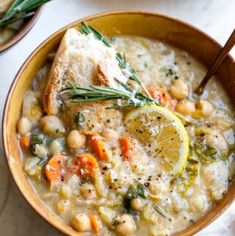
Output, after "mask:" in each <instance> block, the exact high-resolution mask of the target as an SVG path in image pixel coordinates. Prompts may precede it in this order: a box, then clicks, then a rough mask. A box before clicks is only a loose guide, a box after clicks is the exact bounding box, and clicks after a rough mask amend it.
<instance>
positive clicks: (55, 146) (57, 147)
mask: <svg viewBox="0 0 235 236" xmlns="http://www.w3.org/2000/svg"><path fill="white" fill-rule="evenodd" d="M62 151H63V146H62V144H61V143H60V141H59V140H57V139H55V140H53V141H52V142H51V144H50V153H51V154H52V155H57V154H60V153H61V152H62Z"/></svg>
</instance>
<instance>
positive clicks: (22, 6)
mask: <svg viewBox="0 0 235 236" xmlns="http://www.w3.org/2000/svg"><path fill="white" fill-rule="evenodd" d="M49 1H51V0H14V1H13V3H12V4H11V6H10V7H9V8H8V10H7V12H6V13H5V14H3V15H1V17H0V28H2V27H5V26H7V25H9V24H11V23H13V22H15V21H18V20H20V19H25V18H28V17H31V16H32V15H34V13H35V10H36V9H37V8H38V7H40V6H42V5H43V4H45V3H47V2H49Z"/></svg>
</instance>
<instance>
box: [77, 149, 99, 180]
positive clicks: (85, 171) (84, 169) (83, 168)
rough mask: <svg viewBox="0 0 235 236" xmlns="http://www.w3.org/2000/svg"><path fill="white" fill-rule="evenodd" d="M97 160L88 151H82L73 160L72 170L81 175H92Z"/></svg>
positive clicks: (96, 165)
mask: <svg viewBox="0 0 235 236" xmlns="http://www.w3.org/2000/svg"><path fill="white" fill-rule="evenodd" d="M97 167H98V163H97V160H96V159H95V157H94V156H93V155H91V154H90V153H82V154H80V155H79V156H77V157H76V158H75V159H74V160H73V168H72V170H73V172H75V173H76V174H77V175H79V176H81V177H94V174H95V170H96V168H97Z"/></svg>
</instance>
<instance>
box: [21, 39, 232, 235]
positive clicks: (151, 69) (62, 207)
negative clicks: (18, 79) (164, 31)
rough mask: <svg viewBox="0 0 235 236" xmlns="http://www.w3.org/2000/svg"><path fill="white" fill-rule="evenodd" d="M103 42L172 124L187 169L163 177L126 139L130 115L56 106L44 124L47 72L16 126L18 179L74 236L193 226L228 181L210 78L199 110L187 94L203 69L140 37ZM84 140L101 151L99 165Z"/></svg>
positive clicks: (220, 109) (225, 143)
mask: <svg viewBox="0 0 235 236" xmlns="http://www.w3.org/2000/svg"><path fill="white" fill-rule="evenodd" d="M110 42H111V43H112V45H113V47H114V48H115V49H116V50H117V51H118V52H120V53H124V52H125V57H126V60H127V61H128V62H129V63H130V64H131V66H132V67H133V68H134V69H135V71H136V73H137V75H138V76H139V78H141V79H142V81H143V83H144V84H145V86H146V88H147V89H148V90H149V92H150V94H151V95H152V96H153V97H154V98H155V99H156V100H157V101H158V102H159V103H160V104H161V105H162V106H165V107H167V108H168V109H170V110H172V111H173V112H175V113H176V114H178V115H179V116H180V119H182V122H183V123H184V126H185V128H186V130H187V133H188V136H189V140H190V148H191V151H192V150H193V152H194V155H195V156H196V157H195V159H193V158H192V156H193V155H191V157H190V158H188V162H187V164H186V166H185V167H184V170H183V171H182V172H181V173H180V174H177V175H171V174H170V173H169V172H168V171H166V170H164V168H163V165H162V161H161V160H160V159H159V158H158V157H157V156H153V155H152V154H151V152H149V150H150V149H151V147H147V146H146V145H144V144H143V142H141V140H139V139H138V138H137V137H136V136H135V135H133V134H131V133H130V132H129V131H127V130H126V126H125V124H124V118H125V116H126V114H127V111H130V110H131V109H133V108H129V109H128V110H125V109H124V110H122V109H120V110H113V109H110V110H106V109H105V108H104V106H103V104H100V103H92V104H81V105H80V104H66V106H65V107H63V108H62V110H60V111H59V113H58V114H57V115H56V117H57V119H58V120H53V119H54V118H55V117H53V118H51V120H50V119H48V117H47V116H46V114H45V113H44V112H43V105H42V104H43V101H42V99H43V91H44V89H45V85H46V83H47V79H48V75H49V71H50V70H51V62H48V63H47V64H46V65H44V66H43V67H42V68H41V69H40V70H39V72H38V73H37V75H36V77H35V79H34V81H33V84H32V89H31V90H29V91H28V92H27V94H26V95H25V99H24V104H23V108H22V117H23V118H21V120H20V121H19V125H18V131H19V135H18V139H19V143H20V144H19V147H21V150H22V156H23V160H24V169H25V172H26V173H27V175H28V176H29V178H30V180H31V182H32V184H33V186H34V188H35V191H37V193H38V195H39V196H40V198H41V199H42V200H43V201H44V202H45V204H46V205H47V206H48V208H49V210H51V211H53V212H55V214H56V215H58V217H59V218H61V219H62V221H64V222H65V223H66V224H68V225H71V226H72V227H73V228H74V229H75V230H77V231H80V232H82V231H85V232H83V234H84V235H107V236H108V235H137V236H143V235H153V236H155V235H159V236H160V235H170V234H172V233H174V232H177V231H180V230H182V229H184V228H186V227H188V226H190V225H192V224H194V223H195V222H196V221H197V220H198V219H199V218H201V217H202V216H203V215H205V214H206V212H207V211H208V210H209V209H210V208H211V207H213V204H215V203H216V202H217V201H219V200H220V199H222V198H223V196H224V194H225V193H226V191H227V189H228V187H229V182H230V180H231V178H232V176H233V173H234V152H233V149H234V147H233V146H234V130H233V128H234V111H233V108H232V105H231V103H230V102H229V99H228V97H227V95H226V93H225V91H224V90H223V88H222V86H221V85H220V84H219V83H218V82H217V81H216V79H215V78H214V79H212V80H211V81H210V83H209V84H208V86H207V87H206V91H205V93H204V94H203V96H202V98H201V100H199V98H198V97H197V96H196V95H195V94H193V90H194V89H195V87H196V85H197V84H198V83H199V81H200V80H201V79H202V78H203V75H204V74H205V71H206V69H205V68H204V67H203V66H202V65H201V64H200V63H199V62H197V61H196V60H195V59H194V58H193V57H191V56H190V55H188V54H187V53H186V52H184V51H181V50H179V49H176V48H174V47H172V46H169V45H167V44H165V43H163V42H159V41H155V40H150V39H146V38H142V37H121V36H118V37H111V38H110ZM127 83H129V84H130V86H132V88H136V89H139V90H140V91H141V88H139V87H138V86H137V84H135V83H133V81H128V82H127ZM218 95H219V96H218ZM52 129H55V130H54V131H53V130H52ZM71 131H72V132H71ZM94 133H95V136H94ZM91 134H92V135H93V136H92V135H91ZM40 135H41V136H40ZM27 136H30V139H29V140H28V141H27V138H25V140H26V141H25V142H23V141H22V137H27ZM121 137H129V138H130V139H131V142H132V145H133V148H134V149H135V152H134V153H132V154H131V158H129V157H126V159H125V158H124V154H123V149H122V148H121V147H120V143H121V142H120V138H121ZM93 139H94V140H95V139H100V140H102V142H104V143H105V154H102V153H101V154H100V158H99V157H98V156H99V154H97V150H96V149H94V148H93V146H92V145H94V144H93V141H94V140H93ZM27 142H30V144H29V143H28V144H27ZM29 145H30V148H29V147H28V146H29ZM169 145H171V144H170V143H169ZM29 149H30V150H29ZM195 150H196V151H195ZM195 152H196V154H195ZM83 153H88V154H89V155H91V156H92V157H91V158H90V156H89V157H87V156H86V158H88V159H89V158H90V159H89V160H90V162H89V167H87V165H86V164H84V163H83V164H84V166H85V167H84V166H83V167H84V168H87V169H86V171H85V172H86V173H85V174H84V170H83V169H82V170H78V169H77V167H76V163H77V162H76V157H77V156H79V155H82V154H83ZM149 153H150V154H149ZM55 155H63V156H64V157H66V158H65V159H60V160H59V161H60V163H59V164H61V162H63V163H66V164H63V167H61V168H62V169H63V168H65V169H66V175H63V176H61V179H60V180H59V181H56V184H52V183H50V181H48V178H49V179H50V178H54V176H48V174H45V169H48V168H49V167H48V162H49V161H50V160H51V158H52V157H53V156H55ZM103 155H106V157H104V156H103ZM92 158H95V163H97V164H94V160H93V159H92ZM84 159H85V158H84ZM80 160H81V158H80ZM83 164H81V163H80V168H81V166H82V165H83ZM65 165H66V167H65ZM96 165H97V166H96ZM55 166H56V165H55ZM93 168H95V171H94V173H93ZM92 217H93V218H92ZM94 218H95V220H94ZM81 222H82V223H81Z"/></svg>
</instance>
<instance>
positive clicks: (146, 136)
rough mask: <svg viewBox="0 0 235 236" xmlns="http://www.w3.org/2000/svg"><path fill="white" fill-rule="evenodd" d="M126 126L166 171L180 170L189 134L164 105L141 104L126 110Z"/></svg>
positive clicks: (175, 171)
mask: <svg viewBox="0 0 235 236" xmlns="http://www.w3.org/2000/svg"><path fill="white" fill-rule="evenodd" d="M124 124H125V127H126V130H127V131H128V132H130V133H132V134H133V135H135V137H137V139H138V140H140V141H141V142H142V143H143V144H144V145H145V148H146V150H147V153H148V154H149V155H150V156H153V157H156V158H159V159H160V163H161V167H162V168H163V169H164V170H166V171H169V172H170V174H172V175H175V174H180V173H181V172H182V170H183V169H184V167H185V165H186V162H187V157H188V153H189V138H188V134H187V131H186V129H185V127H184V125H183V124H182V122H181V120H180V119H179V118H178V117H177V116H176V115H174V114H173V113H172V112H171V111H169V110H167V109H166V108H163V107H159V106H144V107H141V108H138V109H136V110H134V111H131V112H129V113H128V114H127V115H126V117H125V119H124Z"/></svg>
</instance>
